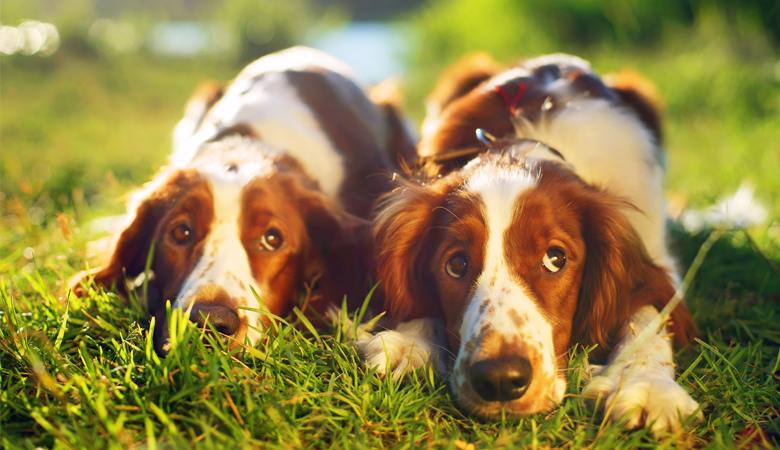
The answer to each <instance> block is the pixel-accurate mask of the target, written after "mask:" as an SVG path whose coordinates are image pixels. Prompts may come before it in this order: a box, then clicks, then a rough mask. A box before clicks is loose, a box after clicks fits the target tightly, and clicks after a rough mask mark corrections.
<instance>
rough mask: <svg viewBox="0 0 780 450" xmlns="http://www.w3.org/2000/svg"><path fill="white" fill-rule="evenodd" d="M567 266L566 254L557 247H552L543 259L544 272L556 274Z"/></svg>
mask: <svg viewBox="0 0 780 450" xmlns="http://www.w3.org/2000/svg"><path fill="white" fill-rule="evenodd" d="M565 264H566V254H565V253H563V250H561V249H559V248H557V247H550V248H548V249H547V253H545V255H544V256H543V257H542V270H544V271H546V272H552V273H555V272H557V271H559V270H561V269H563V266H564V265H565Z"/></svg>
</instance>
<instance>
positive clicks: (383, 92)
mask: <svg viewBox="0 0 780 450" xmlns="http://www.w3.org/2000/svg"><path fill="white" fill-rule="evenodd" d="M368 98H369V99H371V101H372V102H374V104H375V105H377V107H379V109H380V110H381V111H382V114H383V115H384V118H385V125H386V127H387V133H388V137H387V139H386V141H385V142H386V144H385V154H386V155H387V157H388V158H389V159H390V162H392V163H394V164H395V167H405V166H406V165H407V164H411V163H412V162H414V161H415V160H416V159H417V148H416V147H415V144H414V142H415V138H414V137H413V136H412V133H411V132H410V128H409V126H408V125H407V124H406V123H405V121H404V114H403V113H402V110H403V103H404V100H403V95H402V94H401V88H400V86H399V85H398V82H397V80H396V79H395V78H388V79H386V80H384V81H382V82H381V83H379V84H378V85H376V86H374V87H373V88H372V89H371V90H370V91H369V93H368Z"/></svg>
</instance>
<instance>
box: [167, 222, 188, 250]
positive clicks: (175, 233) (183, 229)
mask: <svg viewBox="0 0 780 450" xmlns="http://www.w3.org/2000/svg"><path fill="white" fill-rule="evenodd" d="M171 238H172V239H173V241H174V242H176V243H177V244H179V245H185V244H189V243H190V241H191V240H192V231H190V229H189V227H187V225H179V226H177V227H176V228H174V229H173V230H171Z"/></svg>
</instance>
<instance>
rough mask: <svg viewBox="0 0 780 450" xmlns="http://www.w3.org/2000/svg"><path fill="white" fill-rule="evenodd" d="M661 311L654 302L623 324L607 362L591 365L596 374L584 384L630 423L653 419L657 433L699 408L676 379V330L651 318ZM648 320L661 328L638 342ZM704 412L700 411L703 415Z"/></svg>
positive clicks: (585, 392) (640, 424)
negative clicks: (674, 339)
mask: <svg viewBox="0 0 780 450" xmlns="http://www.w3.org/2000/svg"><path fill="white" fill-rule="evenodd" d="M657 316H658V311H657V310H656V309H655V308H653V307H652V306H645V307H643V308H641V309H640V310H638V311H637V312H636V313H634V315H632V316H631V318H630V319H629V321H628V323H626V324H625V325H623V328H622V329H621V330H620V341H619V342H618V344H617V346H615V348H614V350H612V353H611V354H610V356H609V362H608V363H607V365H605V366H591V367H592V375H594V377H593V378H592V379H591V381H590V383H588V385H587V386H586V387H585V389H584V390H583V395H585V396H586V397H594V398H598V397H600V398H601V401H600V403H601V406H602V407H603V408H604V410H605V411H607V412H608V414H609V417H610V419H611V420H612V421H615V422H617V421H620V420H624V422H623V425H624V426H625V427H626V428H630V429H633V428H639V427H645V426H648V425H651V424H652V427H651V431H652V433H653V434H654V435H655V436H656V437H657V436H660V435H662V434H664V433H667V432H670V431H675V430H677V429H679V428H680V425H681V420H682V421H684V420H686V419H688V418H689V417H690V416H691V415H692V414H694V413H695V412H696V410H697V409H698V408H699V404H698V403H697V402H696V401H695V400H694V399H693V398H691V396H690V394H688V392H687V391H686V390H685V389H684V388H683V387H682V386H680V385H678V384H677V383H676V382H675V381H674V378H675V375H674V367H675V365H674V360H673V357H674V354H673V352H672V342H671V335H670V334H669V333H668V332H667V329H666V326H665V325H663V324H660V327H659V326H658V324H651V322H653V320H654V319H655V318H656V317H657ZM647 326H653V327H655V329H656V331H655V332H654V333H653V334H652V335H650V338H649V339H648V340H647V341H645V342H638V338H639V335H640V333H642V331H643V330H644V329H645V328H646V327H647ZM637 344H639V345H638V346H637ZM632 346H633V347H635V348H633V349H632V348H631V347H632ZM702 418H703V415H702V413H701V412H699V413H698V414H697V419H702Z"/></svg>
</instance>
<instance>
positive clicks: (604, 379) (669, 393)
mask: <svg viewBox="0 0 780 450" xmlns="http://www.w3.org/2000/svg"><path fill="white" fill-rule="evenodd" d="M582 394H583V395H584V396H585V397H591V398H599V397H600V398H601V401H600V405H601V407H602V408H604V410H605V411H607V412H608V414H609V419H610V420H612V421H613V422H618V421H621V420H623V426H624V427H626V428H628V429H635V428H641V427H646V426H651V428H650V431H651V432H652V433H653V436H655V437H656V438H658V437H660V436H662V435H663V434H666V433H669V432H673V431H676V430H678V429H679V428H680V426H681V425H682V422H681V420H682V421H685V420H687V419H688V418H689V417H690V416H691V415H693V414H694V413H696V410H697V409H698V408H699V404H698V403H697V402H696V400H694V399H693V398H691V396H690V394H688V392H686V391H685V389H683V387H682V386H680V385H678V384H677V383H675V381H674V380H673V379H672V378H671V377H670V376H669V375H667V374H665V373H660V372H645V373H628V374H626V373H625V372H623V374H622V375H621V374H619V373H618V374H617V376H615V375H612V376H610V375H599V376H595V377H593V379H592V380H591V381H590V383H588V385H587V386H585V389H583V391H582ZM703 418H704V415H703V414H702V413H701V411H699V412H698V413H697V414H696V421H699V420H702V419H703Z"/></svg>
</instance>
